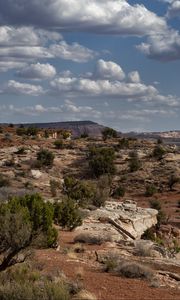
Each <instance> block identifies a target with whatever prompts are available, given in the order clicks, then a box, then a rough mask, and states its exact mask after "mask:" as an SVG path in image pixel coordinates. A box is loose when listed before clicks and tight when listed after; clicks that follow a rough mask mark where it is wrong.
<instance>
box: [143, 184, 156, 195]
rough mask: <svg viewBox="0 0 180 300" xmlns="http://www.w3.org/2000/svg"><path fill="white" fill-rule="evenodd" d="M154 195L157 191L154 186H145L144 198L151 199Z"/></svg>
mask: <svg viewBox="0 0 180 300" xmlns="http://www.w3.org/2000/svg"><path fill="white" fill-rule="evenodd" d="M155 193H157V189H156V187H155V185H154V184H151V185H147V186H146V191H145V196H146V197H151V196H153V195H154V194H155Z"/></svg>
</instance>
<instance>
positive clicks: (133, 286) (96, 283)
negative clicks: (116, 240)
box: [35, 232, 180, 300]
mask: <svg viewBox="0 0 180 300" xmlns="http://www.w3.org/2000/svg"><path fill="white" fill-rule="evenodd" d="M60 236H61V247H62V248H64V247H71V246H72V241H73V236H74V233H71V232H61V234H60ZM94 247H96V249H97V247H98V246H86V249H88V250H92V252H93V251H94ZM101 247H102V246H101ZM35 258H36V261H37V264H42V266H43V270H44V272H48V273H49V272H50V273H51V272H52V273H54V274H55V273H56V272H57V271H63V272H64V273H65V275H67V277H69V278H71V279H76V278H77V273H78V270H79V269H81V270H82V282H83V286H84V288H86V289H87V290H89V291H90V292H92V293H94V294H95V295H96V296H97V299H98V300H150V299H153V300H160V299H163V300H179V299H180V291H179V290H177V289H169V288H152V287H150V286H149V283H148V282H147V281H143V280H137V279H126V278H122V277H118V276H115V275H111V274H108V273H105V272H102V271H101V270H100V268H99V266H98V265H97V263H96V262H94V261H88V260H84V259H83V260H81V259H79V257H78V254H77V260H76V259H75V258H74V257H73V258H71V256H68V255H67V254H62V253H60V252H58V251H56V250H52V249H48V250H38V251H37V252H36V255H35Z"/></svg>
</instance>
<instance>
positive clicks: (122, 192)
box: [113, 185, 126, 198]
mask: <svg viewBox="0 0 180 300" xmlns="http://www.w3.org/2000/svg"><path fill="white" fill-rule="evenodd" d="M125 192H126V189H125V187H124V186H122V185H119V186H118V187H117V188H116V189H115V191H114V192H113V197H115V198H119V197H124V195H125Z"/></svg>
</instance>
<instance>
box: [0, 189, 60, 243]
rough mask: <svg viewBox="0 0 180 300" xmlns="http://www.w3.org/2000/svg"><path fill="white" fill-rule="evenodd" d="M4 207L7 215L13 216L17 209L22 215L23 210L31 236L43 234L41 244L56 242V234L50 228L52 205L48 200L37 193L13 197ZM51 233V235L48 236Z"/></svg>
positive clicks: (52, 213)
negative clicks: (45, 200)
mask: <svg viewBox="0 0 180 300" xmlns="http://www.w3.org/2000/svg"><path fill="white" fill-rule="evenodd" d="M4 208H5V212H6V213H7V216H8V215H9V214H10V215H11V216H12V217H14V218H15V217H16V214H18V213H19V211H22V215H24V211H25V213H26V219H27V222H28V224H30V227H31V234H32V235H33V236H32V237H33V238H35V237H36V236H37V234H41V235H42V236H43V246H52V245H53V244H54V243H55V242H56V238H57V235H55V232H54V229H52V223H53V216H54V209H53V205H52V204H50V203H49V202H44V200H43V199H42V198H41V196H40V195H39V194H33V195H25V196H22V197H14V198H12V199H11V200H10V201H9V202H8V203H7V204H6V205H5V206H4ZM29 222H30V223H29ZM28 226H29V225H28ZM51 233H52V236H50V234H51ZM49 240H51V241H52V242H51V243H50V242H49ZM34 241H35V239H34ZM38 246H41V245H38Z"/></svg>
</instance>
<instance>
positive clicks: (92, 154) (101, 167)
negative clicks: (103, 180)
mask: <svg viewBox="0 0 180 300" xmlns="http://www.w3.org/2000/svg"><path fill="white" fill-rule="evenodd" d="M88 159H89V167H90V169H91V172H92V175H93V176H95V177H100V176H102V175H104V174H115V170H116V169H115V164H114V160H115V152H114V149H113V148H96V147H93V148H90V150H89V153H88Z"/></svg>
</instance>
